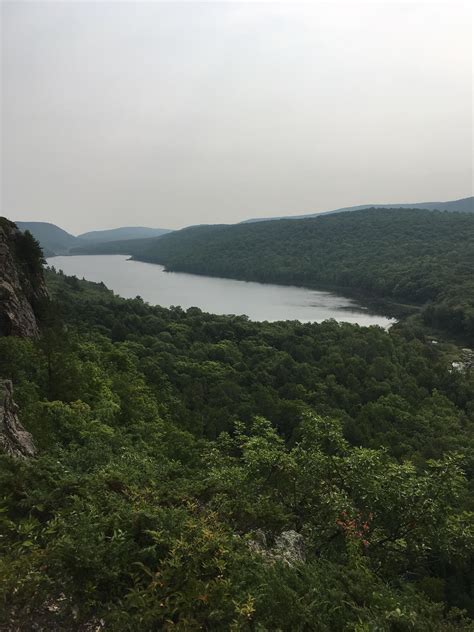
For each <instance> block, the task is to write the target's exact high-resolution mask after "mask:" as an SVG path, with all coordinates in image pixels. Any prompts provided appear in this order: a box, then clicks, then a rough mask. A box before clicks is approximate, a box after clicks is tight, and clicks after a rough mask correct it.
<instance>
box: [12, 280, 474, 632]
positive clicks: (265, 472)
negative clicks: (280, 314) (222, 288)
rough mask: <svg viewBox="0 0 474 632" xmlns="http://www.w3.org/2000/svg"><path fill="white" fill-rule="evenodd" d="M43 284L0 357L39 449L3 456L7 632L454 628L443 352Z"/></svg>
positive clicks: (460, 407) (458, 482) (468, 424)
mask: <svg viewBox="0 0 474 632" xmlns="http://www.w3.org/2000/svg"><path fill="white" fill-rule="evenodd" d="M48 283H49V287H50V291H51V294H52V296H53V302H52V303H51V308H50V310H49V314H47V315H45V316H44V318H43V333H42V337H41V338H40V339H38V340H26V339H20V338H14V337H6V338H0V375H3V376H6V375H8V376H9V377H11V378H12V379H13V381H14V384H15V395H16V399H17V402H18V403H19V404H20V410H21V418H22V421H23V423H24V425H25V426H26V427H27V429H28V430H29V431H31V432H32V434H33V437H34V439H35V442H36V444H37V448H38V450H39V456H38V457H37V458H36V459H34V460H30V461H27V460H23V461H21V460H14V459H12V458H10V457H6V456H3V457H1V461H2V463H1V468H0V487H1V494H0V497H1V513H0V516H1V519H0V529H1V534H2V537H1V539H0V552H1V554H0V575H1V576H2V578H3V579H2V584H1V593H0V598H1V600H2V601H1V604H2V606H1V607H0V613H1V614H0V616H1V617H3V620H2V624H3V625H4V626H6V629H14V630H17V629H18V630H20V629H21V630H23V629H25V630H26V629H30V627H28V626H30V625H31V623H32V622H34V624H35V625H36V626H37V628H36V629H44V630H53V629H54V630H64V631H66V630H67V631H68V632H69V631H70V630H90V629H99V630H100V629H102V628H103V629H106V630H114V631H116V630H117V631H121V630H123V631H125V630H127V631H132V630H133V631H134V630H143V631H148V630H149V631H151V630H160V629H163V630H171V629H176V630H198V629H206V630H227V629H229V630H249V631H250V630H262V631H264V630H269V631H273V630H285V631H288V632H290V631H291V632H293V631H294V630H301V631H302V630H318V631H319V630H322V631H327V632H332V631H334V630H358V631H362V630H387V631H389V630H393V631H401V630H406V631H409V630H412V631H417V632H418V631H421V632H423V631H426V632H432V631H436V630H445V631H451V630H463V629H464V630H468V629H469V630H471V629H472V622H470V621H469V620H468V619H467V618H465V615H462V614H461V612H460V611H459V610H457V608H467V609H468V611H469V612H470V613H471V615H472V614H473V613H474V595H473V594H472V585H473V582H472V579H473V575H472V569H473V548H474V525H473V521H472V514H471V513H469V512H470V511H471V510H472V509H473V505H474V501H473V493H472V476H473V473H474V463H473V461H472V455H473V445H472V442H473V424H474V408H473V404H472V403H473V401H474V382H473V376H472V375H471V374H470V373H469V371H452V370H451V359H452V354H453V353H455V350H454V349H451V348H449V347H447V346H445V345H443V344H439V345H432V344H426V343H425V342H424V339H423V336H422V334H421V333H420V332H419V331H417V330H416V329H413V328H412V327H410V326H408V325H406V326H403V327H399V328H398V329H396V330H393V331H392V332H390V333H389V332H385V331H383V330H381V329H379V328H361V327H358V326H352V325H348V324H338V323H336V322H331V321H329V322H325V323H322V324H302V323H298V322H282V323H253V322H250V321H248V319H246V318H245V317H225V316H213V315H210V314H205V313H202V312H201V311H200V310H198V309H190V310H188V311H187V312H184V311H183V310H181V309H180V308H175V309H171V310H168V309H164V308H160V307H150V306H148V305H146V304H144V303H143V301H142V300H141V299H139V298H137V299H135V300H124V299H120V298H118V297H114V296H113V295H112V293H111V292H109V291H108V290H107V289H106V288H105V287H104V286H103V285H101V284H99V285H97V284H92V283H86V282H84V281H79V280H77V279H76V278H68V277H64V276H63V275H61V274H55V273H49V274H48ZM8 626H10V627H8Z"/></svg>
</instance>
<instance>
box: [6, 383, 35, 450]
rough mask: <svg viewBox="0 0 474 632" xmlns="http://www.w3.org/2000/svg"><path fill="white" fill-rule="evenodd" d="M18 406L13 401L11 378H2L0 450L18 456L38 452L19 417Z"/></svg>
mask: <svg viewBox="0 0 474 632" xmlns="http://www.w3.org/2000/svg"><path fill="white" fill-rule="evenodd" d="M17 413H18V406H17V405H16V404H15V402H14V401H13V385H12V383H11V382H10V380H0V450H1V451H2V452H6V453H7V454H9V455H10V456H14V457H17V458H28V457H32V456H34V455H35V454H36V448H35V445H34V443H33V437H32V436H31V434H30V433H29V432H27V431H26V430H25V429H24V428H23V426H22V425H21V423H20V421H19V419H18V414H17Z"/></svg>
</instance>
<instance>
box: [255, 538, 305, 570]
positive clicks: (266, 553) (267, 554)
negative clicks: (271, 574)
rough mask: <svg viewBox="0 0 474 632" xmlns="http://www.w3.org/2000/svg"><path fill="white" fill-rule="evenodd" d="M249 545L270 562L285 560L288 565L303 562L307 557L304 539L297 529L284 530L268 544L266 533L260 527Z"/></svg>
mask: <svg viewBox="0 0 474 632" xmlns="http://www.w3.org/2000/svg"><path fill="white" fill-rule="evenodd" d="M248 545H249V547H250V549H251V550H252V551H254V552H255V553H259V554H260V555H262V556H263V557H264V558H265V559H266V560H267V561H268V562H269V563H274V562H283V563H284V564H286V565H287V566H294V565H295V564H299V563H303V562H304V561H305V559H306V554H305V547H304V539H303V536H302V535H301V534H300V533H298V532H297V531H293V530H292V529H290V530H289V531H282V532H281V533H280V535H278V536H277V537H276V538H275V542H274V544H273V546H271V547H270V546H268V544H267V538H266V535H265V533H264V532H263V531H262V530H261V529H258V530H257V531H254V532H253V534H252V538H251V539H250V540H249V542H248Z"/></svg>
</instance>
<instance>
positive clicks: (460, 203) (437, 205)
mask: <svg viewBox="0 0 474 632" xmlns="http://www.w3.org/2000/svg"><path fill="white" fill-rule="evenodd" d="M368 208H417V209H427V210H428V211H435V210H436V211H448V212H450V213H474V197H467V198H462V199H461V200H452V201H449V202H415V203H410V204H360V205H359V206H344V207H343V208H338V209H335V210H333V211H321V212H320V213H309V214H306V215H282V216H279V217H255V218H253V219H246V220H245V221H243V222H241V223H242V224H249V223H252V222H268V221H272V220H275V219H309V218H311V217H319V216H320V215H332V214H333V213H347V212H350V211H361V210H364V209H368Z"/></svg>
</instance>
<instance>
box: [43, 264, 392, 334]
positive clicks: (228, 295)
mask: <svg viewBox="0 0 474 632" xmlns="http://www.w3.org/2000/svg"><path fill="white" fill-rule="evenodd" d="M47 262H48V265H50V266H54V267H55V268H56V269H57V270H63V272H64V273H65V274H67V275H75V276H77V277H79V278H80V279H82V278H84V279H87V280H88V281H96V282H100V281H103V282H104V283H105V285H106V286H107V287H108V288H110V289H111V290H113V291H114V292H115V293H116V294H119V295H120V296H123V297H125V298H135V296H141V297H142V298H143V299H144V300H145V301H147V302H148V303H150V304H152V305H161V306H163V307H171V306H172V305H174V306H177V305H180V306H181V307H183V308H184V309H187V308H188V307H199V308H200V309H202V310H203V311H205V312H211V313H213V314H246V315H247V316H248V317H249V318H250V319H251V320H256V321H264V320H268V321H275V320H299V321H301V322H321V321H323V320H327V319H328V318H334V319H335V320H338V321H345V322H348V323H358V324H359V325H380V326H381V327H385V328H387V327H389V326H390V325H391V324H393V322H394V321H393V320H391V319H389V318H386V317H385V316H380V315H377V314H373V313H370V312H369V311H368V310H367V309H365V308H364V307H362V306H360V305H358V304H357V303H356V302H355V301H353V300H351V299H349V298H345V297H343V296H338V295H337V294H333V293H331V292H319V291H315V290H309V289H305V288H300V287H292V286H285V285H270V284H266V283H265V284H264V283H253V282H247V281H234V280H232V279H220V278H215V277H206V276H199V275H195V274H183V273H181V272H165V271H164V268H163V266H160V265H155V264H151V263H142V262H141V261H130V260H128V257H127V256H126V255H78V256H72V257H68V256H58V257H51V258H50V259H48V260H47Z"/></svg>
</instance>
